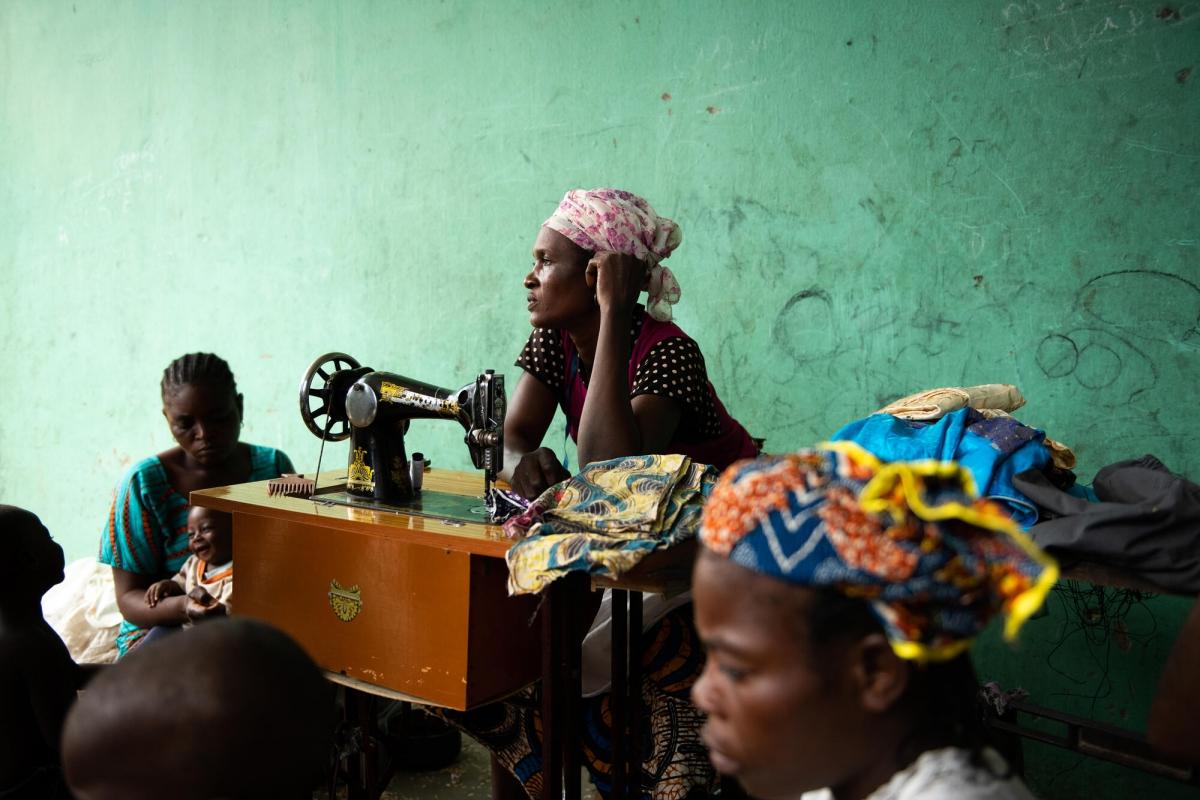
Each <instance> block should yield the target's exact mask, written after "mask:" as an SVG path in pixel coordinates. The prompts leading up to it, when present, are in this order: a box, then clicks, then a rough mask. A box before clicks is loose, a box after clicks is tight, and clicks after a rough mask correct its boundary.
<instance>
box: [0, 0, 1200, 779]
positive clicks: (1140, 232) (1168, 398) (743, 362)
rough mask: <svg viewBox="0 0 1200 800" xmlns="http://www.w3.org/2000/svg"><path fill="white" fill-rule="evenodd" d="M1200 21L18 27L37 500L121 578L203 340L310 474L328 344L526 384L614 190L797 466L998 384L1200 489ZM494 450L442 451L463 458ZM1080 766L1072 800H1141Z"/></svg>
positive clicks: (641, 16) (22, 306)
mask: <svg viewBox="0 0 1200 800" xmlns="http://www.w3.org/2000/svg"><path fill="white" fill-rule="evenodd" d="M1198 20H1200V5H1198V4H1197V3H1195V2H1185V3H1180V4H1176V5H1173V6H1166V5H1164V4H1163V3H1161V2H1099V1H1096V2H1086V0H1084V1H1081V2H1067V3H1058V2H1050V0H1046V1H1045V2H1034V1H1033V0H1027V1H1025V2H1009V1H1007V0H993V1H991V2H973V1H972V2H962V1H961V0H945V1H944V2H932V1H931V0H926V1H924V2H920V3H895V2H893V3H883V2H878V3H836V4H830V3H824V2H817V0H810V1H809V2H778V3H766V2H759V3H751V2H742V3H732V2H730V3H719V2H700V1H699V0H690V1H689V2H675V3H653V2H644V1H643V2H607V3H590V4H573V3H551V2H491V3H486V2H442V3H437V4H434V3H424V2H393V3H365V2H341V3H339V2H332V1H330V2H314V3H301V2H279V3H265V2H203V3H201V2H193V3H168V2H153V3H151V2H146V3H130V2H126V3H101V2H85V1H84V0H77V2H75V3H71V2H44V1H41V0H37V1H34V0H29V2H14V0H7V2H0V115H2V116H0V279H2V282H3V293H2V297H3V299H2V301H0V302H2V310H3V316H2V317H0V374H2V375H3V378H2V379H0V380H2V382H0V500H2V501H3V502H10V503H17V504H20V505H24V506H28V507H29V508H32V509H33V510H35V511H37V512H38V513H39V514H41V515H42V517H43V519H45V520H46V521H47V523H48V524H49V526H50V527H51V529H52V530H53V531H54V533H55V534H56V535H57V536H58V537H59V538H60V539H61V540H62V541H64V542H65V544H66V547H67V550H68V553H69V555H70V556H72V557H79V556H83V555H87V554H90V553H92V552H93V551H94V548H95V543H96V540H97V536H98V533H99V531H100V527H101V525H102V522H103V520H104V517H105V514H106V512H107V505H108V502H109V498H110V493H111V488H112V485H113V483H114V482H115V480H116V479H117V477H118V476H119V474H120V473H121V472H122V470H123V469H124V468H125V467H126V466H128V465H129V464H130V463H131V461H132V460H134V459H137V458H139V457H142V456H144V455H148V454H151V453H154V452H157V451H159V450H161V449H164V448H166V447H167V446H169V445H170V444H171V441H170V439H169V437H168V435H167V430H166V427H165V425H164V424H163V422H162V418H161V417H160V415H159V410H160V405H159V402H158V392H157V382H158V379H159V375H160V373H161V370H162V368H163V367H164V366H165V365H166V363H167V362H168V361H169V360H170V359H171V358H173V357H175V356H177V355H179V354H181V353H183V352H186V351H189V350H196V349H204V350H213V351H216V352H218V353H221V354H222V355H224V356H225V357H226V358H228V359H229V360H230V362H231V363H232V365H233V368H234V370H235V371H236V373H237V375H238V379H239V385H240V387H241V388H242V389H243V391H244V393H245V396H246V410H247V422H246V429H245V438H246V439H248V440H250V441H256V442H262V443H269V444H273V445H278V446H282V447H283V448H284V449H286V450H287V451H288V452H289V453H290V454H291V455H292V457H293V458H294V459H295V460H296V462H297V464H298V465H300V466H301V467H302V468H306V469H312V468H313V467H314V466H315V461H316V456H317V441H316V439H314V438H313V437H311V436H310V435H309V434H308V433H307V432H306V431H305V430H304V429H303V428H302V427H301V425H300V422H299V417H298V413H297V400H296V384H297V379H298V377H299V375H300V373H301V371H302V370H303V368H304V367H305V366H306V365H307V363H308V362H309V361H310V360H311V359H313V358H314V357H315V356H317V355H318V354H320V353H322V352H325V351H328V350H334V349H338V350H344V351H347V352H349V353H351V354H353V355H355V356H356V357H358V358H359V359H360V360H362V361H363V362H364V363H368V364H371V365H375V366H377V367H380V368H387V369H390V370H393V371H397V372H401V373H405V374H409V375H412V376H414V377H419V378H421V379H424V380H429V381H433V382H436V383H441V384H443V385H451V384H454V385H458V384H459V383H462V382H465V381H466V380H467V379H468V378H470V377H472V376H473V375H474V374H475V373H476V372H477V371H478V370H481V369H483V368H487V367H493V368H497V369H500V370H507V371H508V373H509V375H510V376H513V377H515V376H514V375H513V370H512V368H511V367H510V366H509V365H510V364H511V362H512V359H513V357H514V356H515V354H516V353H517V351H518V350H519V348H520V346H521V344H522V342H523V339H524V337H525V333H526V330H527V322H526V316H525V313H524V309H523V300H522V298H523V290H522V288H521V278H522V276H523V274H524V271H525V269H526V266H527V264H528V262H529V255H528V250H529V246H530V244H531V242H532V239H533V237H534V235H535V233H536V229H537V226H538V225H539V224H540V222H541V221H542V220H543V219H544V218H545V216H546V215H547V214H548V213H549V212H550V211H551V209H552V208H553V206H554V204H555V202H556V201H557V200H558V198H559V196H560V195H561V192H562V191H563V190H564V189H566V188H568V187H572V186H595V185H606V184H607V185H617V186H623V187H627V188H630V189H632V190H635V191H637V192H640V193H642V194H644V195H646V196H647V197H649V198H650V199H651V200H652V202H653V203H654V204H655V206H656V207H657V208H658V209H659V211H660V212H662V213H664V214H667V215H669V216H672V217H673V218H675V219H676V220H678V221H679V222H680V223H681V225H682V227H683V230H684V244H683V246H682V248H681V249H680V250H679V251H677V253H676V255H675V256H673V257H672V259H671V262H670V263H671V265H672V267H673V269H674V270H675V272H676V274H677V275H678V276H679V278H680V281H681V283H682V285H683V301H682V302H681V303H680V305H679V306H678V314H677V316H678V318H679V320H680V322H681V323H682V325H683V326H684V327H685V328H686V329H687V330H688V331H689V332H690V333H691V334H693V335H694V336H695V337H696V338H697V339H698V340H699V341H700V343H701V345H702V347H703V348H704V351H705V353H706V355H707V359H708V366H709V370H710V372H711V375H712V378H713V380H714V382H715V383H716V384H717V386H718V388H719V389H720V391H721V392H722V395H723V397H724V398H725V399H726V402H727V405H728V406H729V407H730V408H731V410H732V411H733V412H734V413H735V414H736V415H737V416H738V417H739V418H740V419H742V420H743V421H744V422H745V423H746V424H747V425H748V427H749V428H750V429H751V430H752V431H753V432H754V433H755V434H757V435H762V436H765V437H766V438H767V442H768V447H769V448H770V449H774V450H782V449H787V448H793V447H796V446H800V445H803V444H807V443H811V442H813V441H815V440H818V439H820V438H821V437H823V436H824V435H826V434H828V433H829V432H830V431H832V430H833V429H835V428H836V427H838V426H839V425H840V424H841V423H843V422H845V421H848V420H849V419H852V418H855V417H858V416H862V415H864V414H866V413H868V412H870V411H871V410H873V409H874V408H876V407H878V406H879V405H880V404H881V403H883V402H885V401H887V400H889V399H891V398H893V397H895V396H898V395H900V394H904V393H907V392H909V391H913V390H917V389H921V388H927V387H931V386H935V385H946V384H968V383H977V382H991V381H997V382H1012V383H1016V384H1018V385H1019V386H1020V387H1021V388H1022V390H1023V391H1024V392H1025V394H1026V396H1027V397H1028V398H1029V404H1028V406H1027V407H1026V408H1025V409H1024V410H1023V411H1022V412H1021V414H1020V416H1021V417H1022V419H1024V420H1025V421H1027V422H1029V423H1031V424H1035V425H1038V426H1041V427H1044V428H1045V429H1046V430H1048V431H1049V432H1050V433H1051V435H1053V436H1054V437H1055V438H1058V439H1060V440H1062V441H1064V442H1067V443H1069V444H1071V445H1072V446H1074V447H1075V449H1076V451H1077V452H1078V454H1079V456H1080V462H1081V465H1080V470H1079V471H1080V474H1081V476H1082V477H1083V478H1084V479H1090V477H1091V476H1092V475H1093V474H1094V472H1095V470H1096V469H1097V468H1098V467H1100V466H1102V465H1104V464H1106V463H1109V462H1111V461H1114V460H1117V459H1120V458H1125V457H1130V456H1137V455H1141V454H1142V453H1143V452H1154V453H1156V454H1157V455H1159V456H1160V457H1161V458H1163V459H1164V460H1165V461H1166V462H1167V463H1168V464H1169V465H1170V466H1171V467H1173V468H1175V469H1176V470H1179V471H1183V472H1185V473H1190V474H1191V475H1193V477H1195V476H1197V475H1200V453H1198V452H1197V449H1196V447H1195V444H1194V443H1195V441H1196V438H1195V430H1196V429H1197V427H1200V408H1198V407H1197V404H1196V403H1195V402H1194V389H1195V387H1196V383H1197V381H1196V378H1197V368H1196V363H1197V350H1198V349H1200V334H1198V332H1197V322H1198V319H1200V269H1198V268H1197V254H1198V246H1200V231H1198V230H1197V221H1196V220H1197V216H1196V211H1197V209H1196V197H1197V192H1198V191H1200V146H1198V145H1197V137H1196V131H1197V129H1198V125H1197V123H1200V107H1198V105H1197V90H1198V89H1200V73H1196V74H1194V75H1193V74H1192V69H1193V68H1194V67H1197V66H1200V64H1197V60H1198V57H1200V47H1198V45H1200V22H1198ZM460 436H461V434H460V433H459V432H458V431H456V430H453V429H452V428H451V426H449V425H437V424H433V423H429V424H425V425H417V426H415V428H414V431H413V433H412V435H411V437H410V440H411V443H412V446H413V447H415V448H417V449H422V450H424V451H426V452H427V453H430V454H432V456H433V457H434V459H435V461H436V462H438V463H440V464H441V465H444V466H456V467H462V466H466V464H467V463H468V462H467V460H466V454H465V451H464V450H463V448H462V446H461V445H460V444H459V443H458V440H459V438H460ZM552 439H553V441H552V443H553V444H555V445H558V444H559V443H560V442H561V434H558V435H556V436H554V437H552ZM344 457H345V450H344V446H342V445H339V446H336V447H332V448H330V449H328V450H327V452H326V458H327V459H329V460H328V461H327V462H326V463H336V462H337V461H338V460H340V459H344ZM1159 607H1160V614H1159V617H1161V618H1162V620H1165V622H1162V624H1160V629H1165V628H1169V627H1170V625H1171V624H1177V622H1178V614H1177V611H1178V609H1177V608H1176V607H1172V606H1170V604H1166V605H1165V606H1164V604H1162V603H1160V604H1159ZM1164 609H1165V610H1164ZM1048 619H1049V620H1053V619H1055V617H1054V615H1053V614H1052V616H1051V618H1048ZM1039 625H1041V626H1042V627H1043V628H1045V629H1046V631H1045V632H1044V635H1043V634H1042V633H1038V631H1037V630H1034V631H1033V633H1032V634H1031V636H1032V637H1033V638H1034V639H1035V640H1038V641H1041V639H1045V640H1046V641H1048V642H1052V640H1053V635H1051V634H1052V631H1050V628H1052V627H1053V624H1052V622H1051V621H1041V622H1038V623H1034V628H1035V629H1036V628H1037V627H1038V626H1039ZM1160 633H1161V630H1160ZM1039 636H1040V637H1041V639H1038V637H1039ZM1162 641H1163V640H1162V637H1161V636H1160V637H1159V638H1158V639H1156V640H1155V643H1154V644H1153V646H1152V647H1150V649H1149V650H1146V649H1138V650H1136V652H1135V655H1136V653H1144V652H1150V650H1153V652H1154V653H1155V654H1157V656H1161V653H1160V652H1159V651H1160V650H1161V648H1162ZM1038 646H1040V645H1038ZM1049 646H1050V645H1047V647H1049ZM1155 648H1157V649H1155ZM1068 649H1069V648H1068ZM993 650H994V648H993V647H990V646H989V647H988V648H985V650H984V655H988V654H990V653H992V652H993ZM1114 652H1116V656H1115V658H1117V659H1125V661H1126V662H1128V663H1129V664H1131V665H1132V664H1133V663H1134V660H1135V659H1134V655H1130V654H1128V653H1124V652H1123V651H1120V650H1119V649H1118V650H1117V651H1114ZM1140 657H1141V656H1139V658H1140ZM1072 658H1074V660H1073V661H1072V664H1073V665H1076V666H1079V667H1080V670H1083V671H1085V672H1086V669H1087V663H1088V662H1087V661H1086V659H1085V658H1084V656H1083V655H1077V656H1075V657H1072ZM993 661H994V663H997V664H1000V663H1002V662H1003V658H1002V657H1001V656H999V655H996V656H995V658H994V659H993ZM1138 663H1139V664H1140V662H1138ZM1130 668H1131V669H1132V668H1133V667H1130ZM1138 670H1141V671H1140V672H1139V671H1138ZM1044 671H1045V670H1043V672H1044ZM1134 672H1136V673H1137V674H1138V675H1149V677H1144V678H1140V679H1139V680H1141V681H1142V683H1141V684H1139V687H1138V688H1130V689H1125V688H1122V691H1124V692H1125V694H1124V695H1121V697H1122V698H1125V699H1121V700H1114V699H1112V698H1110V699H1109V700H1107V701H1105V703H1107V705H1105V704H1104V703H1101V707H1100V708H1098V709H1097V711H1098V712H1099V713H1104V714H1108V715H1109V716H1110V717H1113V718H1119V717H1120V716H1121V715H1122V713H1125V714H1129V713H1132V714H1134V716H1136V715H1137V714H1138V713H1144V710H1143V711H1141V712H1137V711H1134V712H1129V711H1128V707H1129V706H1131V705H1135V704H1136V702H1142V701H1144V699H1145V697H1147V696H1148V692H1149V691H1150V689H1151V688H1152V686H1153V675H1152V672H1153V669H1151V668H1149V667H1147V668H1144V669H1143V668H1142V667H1140V666H1139V667H1138V668H1137V669H1135V670H1134ZM1012 680H1014V681H1018V682H1020V681H1023V682H1024V683H1026V684H1027V685H1029V684H1037V682H1038V681H1040V680H1042V679H1041V678H1020V677H1019V676H1018V678H1012ZM1039 685H1040V684H1039ZM1129 698H1132V699H1129ZM1043 761H1045V762H1046V763H1047V764H1049V765H1050V766H1046V767H1042V766H1038V764H1033V769H1035V770H1038V769H1041V770H1042V771H1043V772H1045V774H1046V776H1048V777H1046V778H1045V779H1044V781H1043V784H1044V785H1045V786H1050V787H1052V791H1053V796H1060V797H1075V796H1080V797H1082V796H1084V794H1085V793H1086V794H1087V795H1088V796H1089V797H1096V796H1098V792H1100V791H1101V789H1100V788H1099V787H1098V786H1097V785H1096V784H1097V783H1101V784H1103V783H1106V782H1109V783H1111V781H1116V784H1113V785H1117V786H1118V788H1117V789H1116V790H1114V791H1116V794H1113V795H1112V796H1114V797H1115V796H1121V792H1122V791H1124V790H1123V789H1122V788H1121V786H1124V784H1122V783H1121V782H1122V781H1124V780H1125V777H1123V773H1122V774H1121V775H1118V776H1117V777H1116V778H1111V779H1110V778H1108V777H1105V778H1104V780H1103V781H1095V782H1094V781H1093V780H1092V779H1088V780H1082V781H1081V780H1076V779H1078V778H1079V777H1080V776H1081V775H1083V774H1085V773H1086V774H1088V775H1093V774H1095V775H1099V774H1100V773H1093V772H1091V771H1090V770H1092V769H1093V768H1092V767H1091V766H1090V765H1083V766H1079V767H1078V768H1077V769H1075V770H1074V771H1073V772H1070V773H1067V776H1066V777H1065V778H1064V777H1063V776H1061V775H1058V773H1057V772H1056V771H1055V770H1059V771H1061V768H1062V764H1063V762H1062V760H1058V761H1055V760H1054V759H1048V760H1046V759H1043ZM1038 763H1041V762H1038ZM1072 763H1073V762H1072ZM1068 766H1069V764H1068ZM1039 780H1042V779H1041V778H1039ZM1055 781H1057V782H1055ZM1070 784H1074V786H1073V787H1072V786H1071V785H1070ZM1162 791H1167V790H1162Z"/></svg>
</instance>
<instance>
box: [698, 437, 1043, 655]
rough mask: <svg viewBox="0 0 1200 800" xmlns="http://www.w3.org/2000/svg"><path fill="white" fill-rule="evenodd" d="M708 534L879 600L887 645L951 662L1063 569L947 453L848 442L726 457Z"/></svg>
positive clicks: (809, 581) (1011, 630)
mask: <svg viewBox="0 0 1200 800" xmlns="http://www.w3.org/2000/svg"><path fill="white" fill-rule="evenodd" d="M703 516H704V519H703V525H702V528H701V533H700V540H701V542H702V543H703V545H704V546H705V547H706V548H707V549H709V550H710V551H712V552H715V553H717V554H718V555H722V556H724V557H726V558H729V559H730V560H732V561H733V562H734V563H737V564H739V565H741V566H743V567H745V568H747V569H750V570H752V571H755V572H759V573H762V574H765V575H769V576H773V577H776V578H779V579H782V580H785V581H789V582H791V583H795V584H800V585H804V586H812V587H825V588H829V589H833V590H835V591H838V592H840V593H842V594H844V595H846V596H849V597H855V598H861V599H863V600H866V601H868V602H869V603H870V604H871V607H872V609H873V610H874V612H875V614H876V616H878V617H879V619H880V621H881V622H882V624H883V626H884V630H885V631H886V633H887V636H888V639H889V641H890V642H891V644H892V648H893V649H894V650H895V651H896V653H897V654H898V655H900V656H901V657H903V658H909V659H913V660H917V661H928V660H944V659H950V658H953V657H954V656H956V655H958V654H959V653H961V652H962V651H964V650H965V649H966V648H967V647H969V646H970V643H971V641H972V640H973V639H974V637H975V636H977V635H978V634H979V633H980V631H982V630H983V628H984V627H985V626H986V625H987V623H988V621H989V620H990V619H991V618H992V617H993V616H995V615H996V614H997V613H1002V614H1004V615H1005V617H1006V623H1005V629H1004V633H1005V637H1006V638H1009V639H1011V638H1012V637H1014V636H1015V635H1016V633H1017V631H1018V630H1019V628H1020V626H1021V625H1022V623H1023V622H1024V621H1025V620H1026V619H1028V617H1029V616H1030V614H1032V613H1033V612H1034V611H1036V610H1037V608H1038V607H1039V606H1041V604H1042V602H1043V601H1044V600H1045V597H1046V594H1047V592H1049V591H1050V588H1051V587H1052V586H1053V585H1054V582H1055V581H1056V580H1057V578H1058V566H1057V564H1056V563H1055V562H1054V560H1053V559H1051V558H1050V557H1049V556H1047V555H1046V554H1045V553H1043V552H1042V551H1041V550H1040V549H1038V547H1037V546H1036V545H1035V544H1033V542H1032V541H1031V540H1030V539H1029V538H1028V537H1027V536H1026V535H1025V534H1024V533H1022V532H1021V530H1020V529H1019V528H1018V527H1017V525H1016V524H1015V523H1014V522H1013V521H1012V520H1011V519H1010V518H1009V516H1008V515H1007V514H1006V513H1005V511H1004V510H1003V508H1001V507H1000V506H999V505H997V504H996V503H994V502H991V501H989V500H982V499H979V496H978V492H977V490H976V487H975V482H974V479H973V478H972V476H971V473H970V472H969V471H967V470H966V469H964V468H963V467H961V466H959V465H958V464H957V463H955V462H952V461H918V462H895V463H891V464H885V463H883V462H881V461H880V460H879V459H877V458H876V457H875V456H873V455H871V454H870V453H868V452H867V451H866V450H864V449H863V448H861V447H859V446H858V445H855V444H853V443H851V442H832V443H826V444H824V445H822V446H821V447H820V448H818V449H814V450H801V451H799V452H797V453H793V454H790V455H784V456H767V457H763V458H758V459H754V460H749V461H740V462H738V463H736V464H734V465H732V466H731V467H730V468H729V469H727V470H726V471H725V472H724V474H723V475H722V476H721V478H720V480H719V482H718V483H717V485H716V486H715V487H714V488H713V490H712V492H711V496H710V497H709V499H708V503H707V504H706V507H705V509H704V515H703Z"/></svg>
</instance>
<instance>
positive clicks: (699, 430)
mask: <svg viewBox="0 0 1200 800" xmlns="http://www.w3.org/2000/svg"><path fill="white" fill-rule="evenodd" d="M640 394H653V395H657V396H659V397H668V398H671V399H672V400H678V401H679V403H680V404H681V405H682V406H683V415H682V417H681V419H680V421H679V434H680V436H681V438H684V439H698V438H711V437H713V436H717V435H719V434H720V432H721V423H720V420H718V418H717V411H716V408H715V407H714V406H713V401H712V394H711V392H709V389H708V372H707V370H706V369H705V367H704V356H703V355H702V354H701V353H700V346H699V345H697V344H696V342H695V341H693V340H692V339H688V338H686V337H680V336H677V337H674V338H671V339H663V340H662V341H661V342H659V343H658V344H656V345H654V347H652V348H650V352H649V353H647V354H646V357H645V358H644V359H642V362H641V363H640V364H638V367H637V372H636V373H635V374H634V376H633V387H632V391H631V392H630V396H631V397H637V396H638V395H640Z"/></svg>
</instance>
